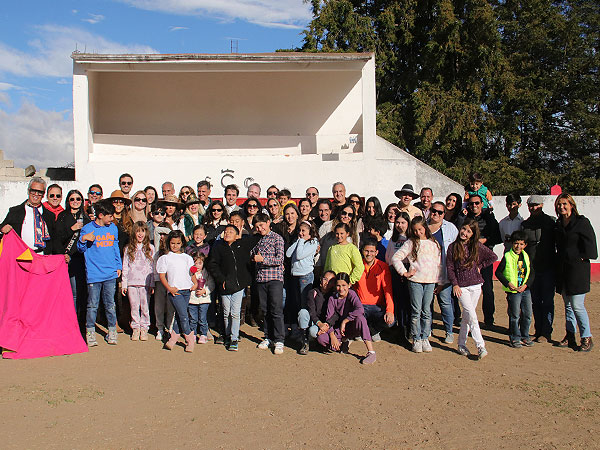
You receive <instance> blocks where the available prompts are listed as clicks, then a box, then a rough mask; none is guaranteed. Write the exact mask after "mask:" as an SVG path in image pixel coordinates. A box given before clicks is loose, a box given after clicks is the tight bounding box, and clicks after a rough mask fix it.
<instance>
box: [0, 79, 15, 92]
mask: <svg viewBox="0 0 600 450" xmlns="http://www.w3.org/2000/svg"><path fill="white" fill-rule="evenodd" d="M18 88H19V86H15V85H14V84H10V83H3V82H2V81H0V91H8V90H9V89H18Z"/></svg>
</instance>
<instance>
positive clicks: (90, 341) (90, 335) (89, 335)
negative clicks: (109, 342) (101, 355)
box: [85, 331, 98, 347]
mask: <svg viewBox="0 0 600 450" xmlns="http://www.w3.org/2000/svg"><path fill="white" fill-rule="evenodd" d="M85 341H86V342H87V345H88V347H95V346H97V345H98V341H96V332H95V331H86V333H85Z"/></svg>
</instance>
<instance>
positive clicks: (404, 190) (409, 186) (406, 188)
mask: <svg viewBox="0 0 600 450" xmlns="http://www.w3.org/2000/svg"><path fill="white" fill-rule="evenodd" d="M405 194H408V195H410V196H411V197H412V198H417V197H418V196H419V194H417V193H416V192H415V190H414V189H413V186H412V184H405V185H404V186H402V189H400V190H399V191H395V192H394V195H395V196H396V197H398V198H402V196H403V195H405Z"/></svg>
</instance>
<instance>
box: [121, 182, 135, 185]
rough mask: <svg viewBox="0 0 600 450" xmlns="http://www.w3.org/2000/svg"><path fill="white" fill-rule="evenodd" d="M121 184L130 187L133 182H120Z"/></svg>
mask: <svg viewBox="0 0 600 450" xmlns="http://www.w3.org/2000/svg"><path fill="white" fill-rule="evenodd" d="M121 184H124V185H125V186H131V185H132V184H133V181H121Z"/></svg>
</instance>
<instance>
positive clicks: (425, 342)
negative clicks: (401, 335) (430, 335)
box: [421, 339, 432, 353]
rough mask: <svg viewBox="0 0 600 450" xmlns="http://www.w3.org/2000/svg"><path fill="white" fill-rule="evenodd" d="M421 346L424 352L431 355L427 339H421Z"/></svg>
mask: <svg viewBox="0 0 600 450" xmlns="http://www.w3.org/2000/svg"><path fill="white" fill-rule="evenodd" d="M421 345H422V348H423V351H424V352H426V353H431V350H432V349H431V344H430V343H429V339H423V340H422V341H421Z"/></svg>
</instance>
